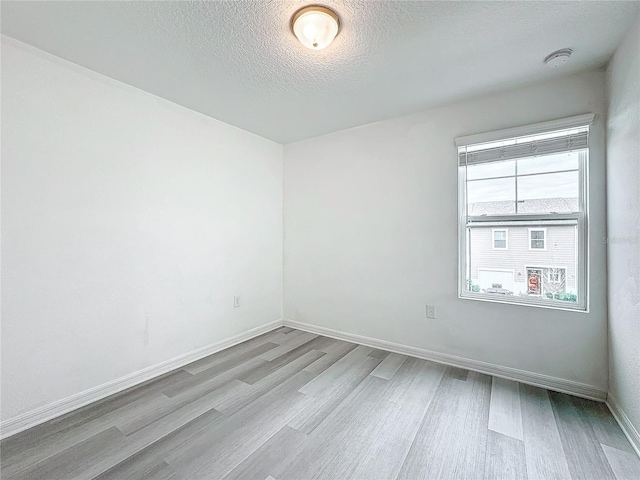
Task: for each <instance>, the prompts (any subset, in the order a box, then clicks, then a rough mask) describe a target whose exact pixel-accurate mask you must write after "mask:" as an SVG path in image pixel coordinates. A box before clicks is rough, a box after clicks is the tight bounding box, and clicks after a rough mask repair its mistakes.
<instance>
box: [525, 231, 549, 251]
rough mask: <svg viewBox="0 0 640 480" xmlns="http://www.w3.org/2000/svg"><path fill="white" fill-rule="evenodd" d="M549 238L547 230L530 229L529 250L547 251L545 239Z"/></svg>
mask: <svg viewBox="0 0 640 480" xmlns="http://www.w3.org/2000/svg"><path fill="white" fill-rule="evenodd" d="M546 236H547V229H546V228H530V229H529V249H530V250H546V249H547V248H546V246H545V239H546Z"/></svg>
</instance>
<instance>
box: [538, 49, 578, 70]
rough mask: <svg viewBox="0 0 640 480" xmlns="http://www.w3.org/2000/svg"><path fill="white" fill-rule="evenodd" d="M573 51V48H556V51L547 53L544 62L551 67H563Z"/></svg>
mask: <svg viewBox="0 0 640 480" xmlns="http://www.w3.org/2000/svg"><path fill="white" fill-rule="evenodd" d="M572 53H573V50H571V49H570V48H562V49H560V50H556V51H555V52H553V53H550V54H549V55H547V57H546V58H545V59H544V63H546V64H547V66H549V67H551V68H558V67H561V66H562V65H564V64H565V63H567V60H569V57H570V56H571V54H572Z"/></svg>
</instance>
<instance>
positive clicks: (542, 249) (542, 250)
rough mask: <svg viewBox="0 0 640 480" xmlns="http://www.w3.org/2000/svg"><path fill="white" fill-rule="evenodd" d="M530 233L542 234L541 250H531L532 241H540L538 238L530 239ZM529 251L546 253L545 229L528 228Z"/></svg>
mask: <svg viewBox="0 0 640 480" xmlns="http://www.w3.org/2000/svg"><path fill="white" fill-rule="evenodd" d="M532 232H543V235H544V237H543V238H542V243H543V245H544V246H543V247H542V248H533V247H532V246H531V242H532V241H533V240H540V239H539V238H531V233H532ZM529 251H531V252H546V251H547V229H546V227H538V228H536V227H533V228H531V227H530V228H529Z"/></svg>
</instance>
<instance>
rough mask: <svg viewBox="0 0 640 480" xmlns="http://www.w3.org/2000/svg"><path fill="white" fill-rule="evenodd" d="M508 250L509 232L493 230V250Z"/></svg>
mask: <svg viewBox="0 0 640 480" xmlns="http://www.w3.org/2000/svg"><path fill="white" fill-rule="evenodd" d="M507 248H508V237H507V230H498V229H495V228H494V229H493V249H494V250H506V249H507Z"/></svg>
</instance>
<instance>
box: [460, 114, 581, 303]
mask: <svg viewBox="0 0 640 480" xmlns="http://www.w3.org/2000/svg"><path fill="white" fill-rule="evenodd" d="M592 122H593V115H591V114H588V115H580V116H577V117H572V118H567V119H562V120H554V121H551V122H545V123H541V124H537V125H530V126H526V127H517V128H513V129H508V130H503V131H500V132H491V133H487V134H480V135H472V136H469V137H463V138H458V139H456V144H457V146H458V172H459V188H458V192H459V193H458V197H459V205H460V212H459V219H460V234H459V240H460V262H459V264H460V287H459V289H460V297H461V298H470V299H475V300H487V301H496V302H507V303H518V304H523V305H536V306H546V307H552V308H567V309H574V310H586V309H587V271H588V268H587V260H588V259H587V254H586V252H587V248H586V239H587V224H588V222H587V220H588V218H587V208H586V205H587V202H588V188H587V181H586V179H587V168H588V158H589V125H591V123H592ZM489 239H490V241H488V240H489ZM489 245H490V246H489ZM505 249H508V250H509V253H508V255H500V254H498V253H497V252H493V251H495V250H505ZM558 265H561V266H558ZM504 272H512V273H511V274H508V273H504ZM497 284H500V288H498V287H496V285H497Z"/></svg>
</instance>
